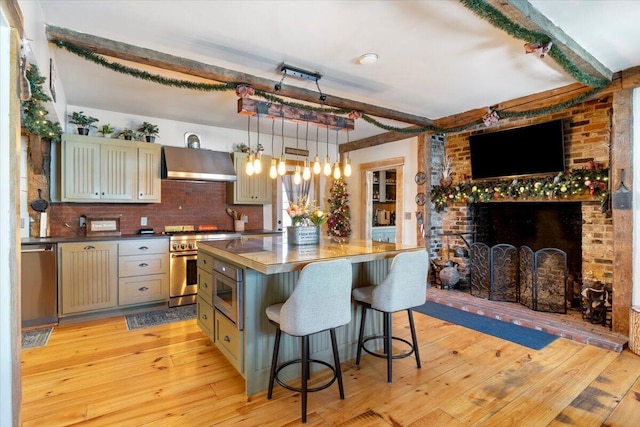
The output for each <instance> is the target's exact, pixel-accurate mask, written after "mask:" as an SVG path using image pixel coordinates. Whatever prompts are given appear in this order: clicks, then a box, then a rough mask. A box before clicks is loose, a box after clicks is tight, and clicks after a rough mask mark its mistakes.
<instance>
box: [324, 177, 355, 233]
mask: <svg viewBox="0 0 640 427" xmlns="http://www.w3.org/2000/svg"><path fill="white" fill-rule="evenodd" d="M348 203H349V194H348V193H347V184H346V183H345V182H344V180H343V179H342V178H340V179H336V180H334V181H333V185H332V186H331V194H330V197H329V220H328V221H327V226H328V227H329V230H328V231H327V234H328V235H329V236H332V237H342V238H346V237H349V236H350V235H351V224H350V223H349V220H350V219H351V214H350V212H349V204H348Z"/></svg>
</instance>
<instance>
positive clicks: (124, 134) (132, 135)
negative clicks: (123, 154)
mask: <svg viewBox="0 0 640 427" xmlns="http://www.w3.org/2000/svg"><path fill="white" fill-rule="evenodd" d="M118 138H124V139H126V140H127V141H131V140H132V139H137V138H138V134H137V133H136V132H135V131H134V130H131V129H128V128H124V129H122V130H121V131H120V132H118Z"/></svg>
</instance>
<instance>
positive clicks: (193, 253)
mask: <svg viewBox="0 0 640 427" xmlns="http://www.w3.org/2000/svg"><path fill="white" fill-rule="evenodd" d="M196 255H197V252H180V253H177V254H171V258H184V257H189V256H191V257H194V256H196Z"/></svg>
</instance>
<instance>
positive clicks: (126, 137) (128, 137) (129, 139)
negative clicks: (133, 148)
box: [124, 135, 132, 141]
mask: <svg viewBox="0 0 640 427" xmlns="http://www.w3.org/2000/svg"><path fill="white" fill-rule="evenodd" d="M124 139H126V140H127V141H131V139H132V138H131V136H130V135H129V136H125V137H124Z"/></svg>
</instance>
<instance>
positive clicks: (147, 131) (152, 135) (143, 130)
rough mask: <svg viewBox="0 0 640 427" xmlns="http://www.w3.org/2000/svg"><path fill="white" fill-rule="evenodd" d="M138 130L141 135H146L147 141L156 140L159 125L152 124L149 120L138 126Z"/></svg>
mask: <svg viewBox="0 0 640 427" xmlns="http://www.w3.org/2000/svg"><path fill="white" fill-rule="evenodd" d="M138 132H140V134H141V135H144V137H145V138H146V140H147V142H155V141H156V137H158V136H159V135H158V132H159V130H158V125H154V124H151V123H149V122H143V123H142V124H141V125H140V127H139V128H138Z"/></svg>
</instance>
